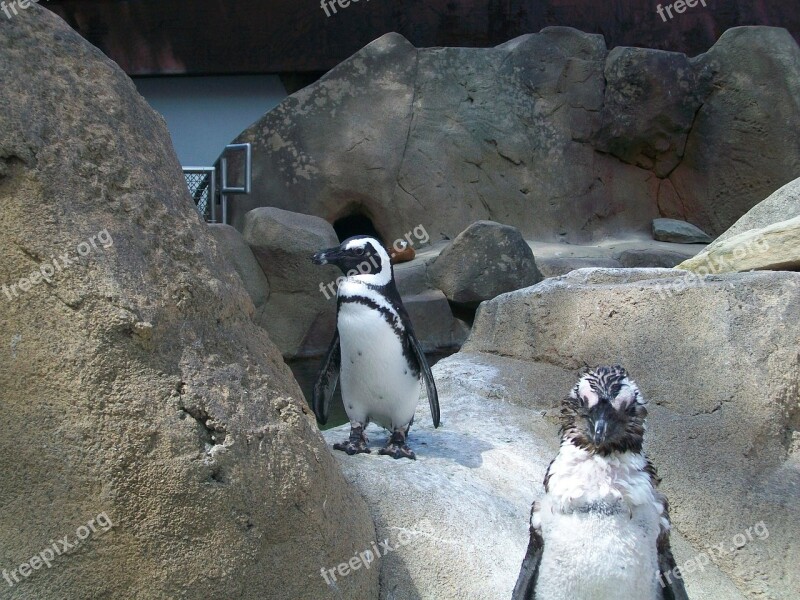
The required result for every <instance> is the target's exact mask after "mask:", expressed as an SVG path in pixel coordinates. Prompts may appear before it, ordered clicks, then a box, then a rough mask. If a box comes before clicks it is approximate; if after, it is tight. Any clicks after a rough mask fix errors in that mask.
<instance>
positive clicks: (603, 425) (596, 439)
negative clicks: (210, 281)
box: [591, 398, 614, 446]
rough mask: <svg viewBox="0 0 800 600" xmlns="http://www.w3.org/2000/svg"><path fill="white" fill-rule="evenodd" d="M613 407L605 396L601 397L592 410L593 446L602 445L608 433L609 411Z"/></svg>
mask: <svg viewBox="0 0 800 600" xmlns="http://www.w3.org/2000/svg"><path fill="white" fill-rule="evenodd" d="M613 410H614V407H613V406H612V405H611V402H610V401H609V400H608V399H606V398H601V399H600V402H598V403H597V406H595V409H594V410H593V411H592V412H593V413H594V414H592V416H591V432H592V443H593V444H594V445H595V446H602V445H603V444H604V443H605V441H606V436H607V435H608V423H609V416H610V415H609V414H608V413H609V412H610V411H613Z"/></svg>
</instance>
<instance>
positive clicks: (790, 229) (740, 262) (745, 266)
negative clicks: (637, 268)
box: [678, 216, 800, 275]
mask: <svg viewBox="0 0 800 600" xmlns="http://www.w3.org/2000/svg"><path fill="white" fill-rule="evenodd" d="M678 268H680V269H687V270H689V271H694V272H695V273H700V274H702V275H707V274H709V273H726V272H737V271H752V270H754V269H757V270H774V271H783V270H791V271H797V270H800V216H798V217H795V218H794V219H789V220H788V221H780V222H778V223H773V224H772V225H768V226H767V227H764V228H761V229H750V230H748V231H744V232H742V233H739V234H737V235H734V236H732V237H726V238H725V239H724V240H722V241H721V242H719V243H718V244H714V245H713V246H710V247H709V248H707V249H706V250H705V251H704V252H702V253H701V254H699V255H697V256H695V257H693V258H690V259H689V260H687V261H684V262H682V263H681V264H680V265H678Z"/></svg>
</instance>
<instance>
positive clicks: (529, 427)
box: [324, 352, 744, 600]
mask: <svg viewBox="0 0 800 600" xmlns="http://www.w3.org/2000/svg"><path fill="white" fill-rule="evenodd" d="M433 372H434V377H435V378H436V384H437V387H438V391H439V398H440V403H441V408H442V426H441V427H440V428H439V429H433V425H432V424H431V420H430V414H429V412H428V407H427V402H425V401H424V400H423V401H422V402H421V405H420V407H419V408H418V410H417V414H416V417H415V420H414V426H412V428H411V436H410V443H411V445H412V446H414V448H415V449H416V452H417V460H416V461H414V462H413V463H411V462H406V463H404V464H402V465H398V464H397V463H396V462H395V461H393V460H391V459H389V458H388V457H386V456H380V455H378V454H377V452H375V451H374V450H373V453H372V454H360V455H358V456H352V457H351V456H347V455H345V454H344V453H342V452H337V453H336V456H337V458H338V459H339V462H340V464H341V465H342V468H343V469H344V472H345V476H346V477H347V479H348V480H350V481H351V482H352V483H353V485H355V486H356V487H358V489H359V490H360V491H361V493H362V494H363V496H364V498H365V499H366V500H367V503H368V504H369V507H370V510H371V511H372V514H373V515H374V518H375V523H376V528H377V538H378V539H379V540H387V541H388V543H389V545H390V546H391V547H392V549H393V550H392V551H390V552H387V553H386V554H385V555H384V556H382V557H381V558H380V560H379V561H378V562H377V563H375V564H374V565H373V568H379V569H380V573H381V575H380V580H381V591H380V598H381V599H382V600H393V599H398V598H402V599H404V600H422V599H427V598H436V599H437V600H464V599H470V600H471V599H473V598H480V599H481V600H508V599H509V598H510V597H511V591H512V590H513V588H514V583H515V582H516V579H517V575H518V574H519V569H520V565H521V563H522V558H523V556H524V555H525V548H526V546H527V544H528V518H529V515H530V508H531V503H532V502H533V500H534V498H536V497H538V496H539V495H540V494H541V493H542V485H541V482H542V479H543V478H544V473H545V470H546V469H547V465H548V464H549V462H550V460H551V459H552V458H553V457H554V456H555V454H556V452H557V451H558V422H557V418H556V415H557V410H553V409H552V407H553V405H554V404H556V403H557V402H558V401H559V400H560V399H561V398H562V397H563V396H564V395H566V393H567V392H568V391H569V389H570V387H571V386H572V385H574V382H575V376H576V375H575V372H574V371H573V370H572V369H565V368H562V367H559V366H555V365H551V364H547V363H531V362H527V361H521V360H517V359H513V358H507V357H500V356H495V355H491V354H479V353H469V352H459V353H457V354H455V355H453V356H451V357H448V358H445V359H443V360H442V361H440V362H439V363H437V364H436V366H434V367H433ZM531 407H532V408H531ZM664 412H665V411H664V410H663V409H661V408H660V407H658V406H654V407H652V413H651V414H652V415H653V417H652V418H653V419H658V416H657V415H661V414H663V413H664ZM368 433H369V436H370V438H371V440H372V446H373V447H374V448H377V447H380V446H381V445H383V443H384V442H385V439H386V436H387V433H386V432H383V431H381V430H380V429H379V428H378V427H376V426H374V425H371V426H370V427H369V429H368ZM655 433H656V432H655V431H651V435H655ZM324 435H325V438H326V439H327V441H328V443H329V444H331V443H334V442H337V441H341V440H342V439H344V438H346V437H347V435H348V427H346V426H345V427H339V428H336V429H332V430H329V431H326V432H324ZM398 490H402V495H398ZM387 498H392V499H394V500H392V501H387ZM405 541H408V542H409V543H407V544H404V543H402V542H405ZM671 541H672V544H673V549H674V552H675V556H676V558H677V560H678V562H679V564H683V561H685V560H689V559H691V558H693V557H695V556H696V555H697V552H698V550H699V549H701V548H702V545H698V546H696V547H693V546H692V545H690V544H689V543H688V542H687V541H686V540H685V539H684V538H683V536H682V535H681V534H680V533H679V532H677V531H676V532H674V533H673V534H672V537H671ZM687 589H688V591H689V594H690V597H691V598H692V599H693V600H720V599H721V598H724V599H725V600H743V599H744V596H743V595H742V594H741V593H740V592H739V591H738V590H737V589H736V586H735V585H734V584H733V583H732V582H731V580H730V579H728V578H727V577H726V576H725V575H724V574H723V573H722V572H720V570H719V569H718V568H717V567H716V566H714V565H711V566H710V567H707V568H706V570H705V571H704V572H702V573H694V574H692V575H691V577H690V578H689V580H688V581H687Z"/></svg>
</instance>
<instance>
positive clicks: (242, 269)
mask: <svg viewBox="0 0 800 600" xmlns="http://www.w3.org/2000/svg"><path fill="white" fill-rule="evenodd" d="M208 231H209V232H210V233H211V235H212V236H214V239H215V240H216V242H217V248H218V249H219V251H220V252H221V253H222V255H223V256H224V257H225V260H226V262H228V263H229V264H231V265H233V268H234V270H235V271H236V273H237V274H238V275H239V277H240V278H241V279H242V283H243V284H244V289H246V290H247V293H248V294H249V295H250V299H251V300H252V301H253V305H254V306H255V307H256V317H255V319H256V320H258V316H259V315H260V313H261V312H262V311H263V309H264V304H265V303H266V301H267V298H269V281H268V280H267V278H266V276H265V275H264V271H263V270H262V268H261V265H260V264H258V261H257V260H256V258H255V256H253V251H252V250H251V249H250V246H248V245H247V242H245V241H244V238H243V237H242V234H241V233H239V231H238V230H236V229H235V228H234V227H231V226H230V225H223V224H222V223H209V225H208Z"/></svg>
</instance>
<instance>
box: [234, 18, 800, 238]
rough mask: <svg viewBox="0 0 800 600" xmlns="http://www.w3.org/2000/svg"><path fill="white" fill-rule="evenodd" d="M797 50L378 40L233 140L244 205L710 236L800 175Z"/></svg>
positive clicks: (735, 43) (765, 39) (753, 38)
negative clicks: (247, 190) (673, 229)
mask: <svg viewBox="0 0 800 600" xmlns="http://www.w3.org/2000/svg"><path fill="white" fill-rule="evenodd" d="M799 129H800V48H798V46H797V44H796V43H795V41H794V40H793V39H792V37H791V35H790V34H789V33H788V32H787V31H785V30H783V29H775V28H767V27H743V28H736V29H730V30H728V31H726V32H725V33H723V34H722V36H721V37H720V39H719V41H718V42H717V44H716V45H715V46H714V47H713V48H712V49H711V50H710V51H709V52H707V53H705V54H702V55H700V56H698V57H695V58H691V59H689V58H687V57H686V56H684V55H681V54H675V53H668V52H660V51H654V50H649V49H643V48H615V49H614V50H612V51H611V52H609V51H608V50H607V48H606V46H605V43H604V41H603V38H602V36H600V35H592V34H586V33H581V32H579V31H577V30H574V29H570V28H565V27H551V28H546V29H543V30H542V31H541V32H540V33H538V34H529V35H524V36H521V37H519V38H516V39H514V40H511V41H509V42H507V43H505V44H503V45H501V46H498V47H496V48H483V49H477V48H423V49H417V48H414V47H413V46H412V45H411V44H409V43H408V42H407V41H406V40H405V39H404V38H403V37H402V36H400V35H397V34H387V35H385V36H383V37H381V38H379V39H378V40H376V41H374V42H373V43H371V44H369V45H368V46H366V47H365V48H363V49H362V50H360V51H359V52H357V53H356V54H355V55H353V56H352V57H351V58H350V59H348V60H346V61H344V62H343V63H342V64H340V65H339V66H338V67H336V68H334V69H333V70H331V71H330V72H329V73H328V74H326V76H325V77H323V78H322V79H321V80H320V81H318V82H317V83H315V84H313V85H310V86H308V87H306V88H304V89H303V90H301V91H299V92H297V93H295V94H293V95H292V96H290V97H289V98H287V99H286V100H285V101H284V102H282V103H281V104H280V105H279V106H278V107H277V108H275V109H274V110H273V111H271V112H269V113H267V114H266V115H265V116H264V117H263V118H262V119H261V120H260V121H258V122H257V123H254V124H253V125H252V126H251V127H249V128H248V129H247V130H246V131H244V132H243V133H242V134H241V135H240V136H239V139H238V141H247V142H252V143H253V144H254V180H253V193H252V195H251V196H249V197H247V198H244V199H242V201H241V202H237V203H236V205H234V207H233V213H232V214H233V223H234V225H235V226H236V227H237V228H241V224H242V222H243V219H244V214H245V213H246V212H247V211H248V210H250V209H251V208H253V207H255V206H266V205H269V206H276V207H279V208H284V209H288V210H297V211H299V212H303V213H306V214H313V215H317V216H319V217H322V218H324V219H326V220H328V221H329V222H334V221H336V220H337V219H339V218H342V217H346V216H350V215H362V216H366V217H368V218H369V219H371V221H372V222H373V224H374V226H375V227H376V228H377V230H378V231H379V232H380V233H381V235H382V236H383V237H384V239H394V238H396V237H402V235H403V233H404V232H406V231H408V230H409V229H410V228H413V227H416V226H418V225H419V224H424V225H425V227H426V228H427V229H428V231H430V232H431V233H432V235H433V236H434V239H436V237H437V236H438V237H440V238H444V237H449V238H453V237H455V235H457V234H458V233H459V232H460V231H462V230H463V229H464V228H466V227H467V226H468V225H469V224H470V223H472V222H474V221H477V220H481V219H492V220H495V221H501V222H505V223H513V224H514V225H515V226H517V227H518V228H519V229H520V230H521V231H522V233H523V235H524V236H525V237H526V239H532V240H537V241H549V242H554V241H567V242H570V243H588V242H592V241H596V240H600V239H605V238H608V237H619V236H620V234H630V233H639V234H645V233H647V232H648V230H649V228H650V224H651V222H652V220H653V219H654V218H657V217H669V218H678V219H682V220H686V221H690V222H692V223H695V224H697V225H698V226H700V227H701V228H702V229H703V230H704V231H707V232H708V233H709V234H712V235H718V234H720V233H722V232H723V231H725V229H727V228H728V227H729V226H730V225H731V224H733V222H734V221H735V220H736V219H738V218H739V217H740V216H741V215H742V214H744V213H745V212H746V211H747V210H748V209H749V208H751V207H752V206H753V205H755V204H756V203H757V202H758V201H760V200H761V199H763V198H764V197H765V196H766V195H767V194H769V193H771V192H772V191H774V190H775V189H776V188H777V187H779V186H781V185H783V184H785V183H786V182H787V181H789V180H791V179H793V178H794V177H796V176H797V173H798V172H800V140H798V139H797V137H796V136H795V135H794V132H795V131H797V130H799Z"/></svg>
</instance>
